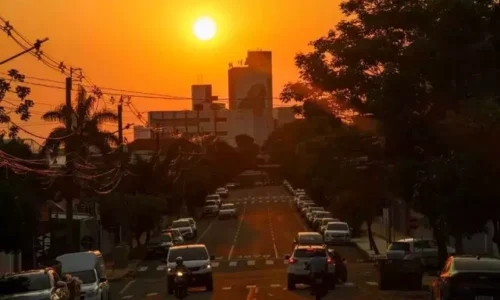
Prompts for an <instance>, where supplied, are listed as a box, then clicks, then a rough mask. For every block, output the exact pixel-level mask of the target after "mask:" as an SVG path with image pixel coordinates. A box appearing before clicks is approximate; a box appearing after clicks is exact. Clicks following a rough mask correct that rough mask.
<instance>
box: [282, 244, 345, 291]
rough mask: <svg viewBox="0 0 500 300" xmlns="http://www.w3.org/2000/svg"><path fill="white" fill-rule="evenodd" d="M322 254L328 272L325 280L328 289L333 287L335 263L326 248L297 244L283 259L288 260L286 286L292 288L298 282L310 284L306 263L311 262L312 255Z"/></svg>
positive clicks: (334, 283) (334, 282)
mask: <svg viewBox="0 0 500 300" xmlns="http://www.w3.org/2000/svg"><path fill="white" fill-rule="evenodd" d="M318 255H320V256H322V257H326V258H327V262H328V274H327V278H326V280H327V281H328V286H329V288H330V289H335V285H336V277H335V264H334V263H333V260H332V258H331V257H330V256H329V255H328V253H327V249H326V248H325V247H322V246H312V245H307V246H303V245H297V246H295V248H294V249H293V253H292V255H286V256H285V259H286V260H288V267H287V288H288V290H294V289H295V285H296V284H298V283H306V284H310V278H311V277H310V275H309V274H310V272H309V270H307V269H306V267H307V265H308V264H309V263H310V262H311V259H312V258H313V257H314V256H318Z"/></svg>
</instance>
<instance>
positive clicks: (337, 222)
mask: <svg viewBox="0 0 500 300" xmlns="http://www.w3.org/2000/svg"><path fill="white" fill-rule="evenodd" d="M330 224H343V225H347V223H346V222H341V221H333V222H328V224H326V225H330Z"/></svg>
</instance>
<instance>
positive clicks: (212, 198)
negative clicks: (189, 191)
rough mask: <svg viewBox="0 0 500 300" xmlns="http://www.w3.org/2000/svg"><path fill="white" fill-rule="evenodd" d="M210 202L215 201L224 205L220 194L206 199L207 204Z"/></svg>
mask: <svg viewBox="0 0 500 300" xmlns="http://www.w3.org/2000/svg"><path fill="white" fill-rule="evenodd" d="M210 200H214V201H215V202H217V204H218V205H221V203H222V199H221V197H220V195H219V194H211V195H208V196H207V197H206V198H205V202H208V201H210Z"/></svg>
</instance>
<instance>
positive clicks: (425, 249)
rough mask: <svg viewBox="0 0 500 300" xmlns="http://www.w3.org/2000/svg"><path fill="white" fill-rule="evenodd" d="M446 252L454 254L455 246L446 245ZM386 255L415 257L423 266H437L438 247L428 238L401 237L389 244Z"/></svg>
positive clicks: (389, 256)
mask: <svg viewBox="0 0 500 300" xmlns="http://www.w3.org/2000/svg"><path fill="white" fill-rule="evenodd" d="M447 250H448V254H454V253H455V248H453V247H450V246H447ZM386 255H387V257H388V258H390V259H416V260H419V261H420V262H421V264H422V267H424V268H437V267H438V266H439V263H438V261H439V260H438V247H437V243H436V242H435V241H434V240H430V239H415V238H408V239H401V240H398V241H395V242H393V243H391V244H390V245H389V247H388V248H387V251H386Z"/></svg>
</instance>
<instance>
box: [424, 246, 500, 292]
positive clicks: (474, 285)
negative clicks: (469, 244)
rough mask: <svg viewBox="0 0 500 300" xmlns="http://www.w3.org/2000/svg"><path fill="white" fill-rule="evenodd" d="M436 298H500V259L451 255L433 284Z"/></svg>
mask: <svg viewBox="0 0 500 300" xmlns="http://www.w3.org/2000/svg"><path fill="white" fill-rule="evenodd" d="M431 296H432V299H445V300H446V299H481V300H494V299H500V259H499V258H497V257H489V256H471V255H458V256H450V257H449V258H448V260H447V261H446V263H445V266H444V268H443V270H442V271H441V273H440V274H439V278H437V279H435V280H434V281H433V283H432V291H431Z"/></svg>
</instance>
